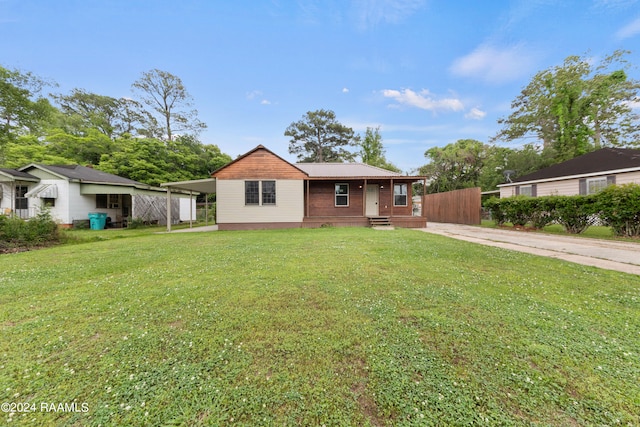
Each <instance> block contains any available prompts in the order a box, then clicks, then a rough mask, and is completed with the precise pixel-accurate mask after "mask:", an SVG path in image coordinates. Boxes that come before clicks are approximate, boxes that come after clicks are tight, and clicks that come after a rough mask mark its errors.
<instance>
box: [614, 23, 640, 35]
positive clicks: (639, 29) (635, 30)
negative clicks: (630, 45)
mask: <svg viewBox="0 0 640 427" xmlns="http://www.w3.org/2000/svg"><path fill="white" fill-rule="evenodd" d="M638 34H640V18H636V20H635V21H631V22H630V23H629V24H627V25H625V26H624V27H622V28H620V29H619V30H618V31H617V32H616V37H617V38H618V39H619V40H624V39H628V38H631V37H633V36H637V35H638Z"/></svg>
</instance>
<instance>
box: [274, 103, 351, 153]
mask: <svg viewBox="0 0 640 427" xmlns="http://www.w3.org/2000/svg"><path fill="white" fill-rule="evenodd" d="M284 135H285V136H288V137H290V138H291V140H290V141H289V153H290V154H296V155H297V156H298V160H300V161H303V162H319V163H322V162H342V161H352V160H353V159H354V157H355V155H354V153H352V152H350V151H348V150H347V149H346V148H345V147H350V146H351V147H354V146H356V145H357V144H358V143H359V141H360V137H359V136H358V135H355V134H354V132H353V129H351V128H350V127H347V126H344V125H343V124H341V123H339V122H338V121H337V120H336V114H335V113H334V112H333V111H331V110H316V111H308V112H307V114H305V115H304V116H302V119H301V120H299V121H297V122H293V123H291V124H290V125H289V127H288V128H287V129H286V130H285V132H284Z"/></svg>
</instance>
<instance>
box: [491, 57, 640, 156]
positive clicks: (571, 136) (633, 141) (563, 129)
mask: <svg viewBox="0 0 640 427" xmlns="http://www.w3.org/2000/svg"><path fill="white" fill-rule="evenodd" d="M625 54H628V52H625V51H616V52H614V53H613V54H612V55H609V56H607V57H606V58H605V59H604V60H602V61H601V62H600V64H598V65H597V66H594V64H592V61H591V60H590V58H581V57H578V56H569V57H568V58H566V59H565V61H564V63H563V64H562V65H561V66H556V67H552V68H550V69H547V70H544V71H540V72H539V73H537V74H536V75H535V76H534V77H533V79H532V80H531V82H530V83H529V84H528V85H527V86H526V87H525V88H524V89H523V90H522V92H521V94H520V95H519V96H518V97H517V98H516V99H515V100H514V101H513V102H512V104H511V107H512V108H513V110H514V111H513V112H512V113H511V115H509V116H508V117H506V118H501V119H499V120H498V123H500V124H502V125H503V128H502V129H501V130H500V132H498V134H497V135H496V136H495V137H494V140H503V141H513V140H517V139H521V138H527V137H535V138H537V139H539V140H540V141H542V142H543V145H544V149H545V150H553V151H554V153H555V160H556V161H563V160H567V159H570V158H573V157H575V156H578V155H581V154H584V153H586V152H588V151H591V150H594V149H597V148H600V147H601V146H633V145H638V144H640V142H639V141H638V136H639V135H640V122H639V117H638V115H637V114H636V113H634V111H633V108H632V105H634V104H635V103H637V102H638V101H639V100H640V99H639V97H638V92H639V90H640V83H639V82H638V81H636V80H633V79H630V78H629V77H628V76H627V74H626V72H625V69H627V68H628V64H627V63H626V61H625V60H624V55H625ZM613 68H617V69H613Z"/></svg>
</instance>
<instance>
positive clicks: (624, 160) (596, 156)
mask: <svg viewBox="0 0 640 427" xmlns="http://www.w3.org/2000/svg"><path fill="white" fill-rule="evenodd" d="M629 170H640V150H633V149H630V148H601V149H600V150H596V151H592V152H591V153H587V154H583V155H582V156H578V157H574V158H573V159H571V160H567V161H566V162H562V163H558V164H555V165H553V166H549V167H548V168H544V169H540V170H539V171H536V172H533V173H530V174H527V175H523V176H521V177H518V178H516V179H514V180H513V182H510V183H505V184H501V185H500V186H509V185H513V184H519V183H523V182H529V181H544V180H550V179H554V178H556V179H557V178H563V177H564V178H566V177H574V176H583V175H598V174H605V173H607V172H610V173H611V172H622V171H629Z"/></svg>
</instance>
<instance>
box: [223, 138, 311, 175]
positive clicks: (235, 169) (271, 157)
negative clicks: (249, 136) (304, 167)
mask: <svg viewBox="0 0 640 427" xmlns="http://www.w3.org/2000/svg"><path fill="white" fill-rule="evenodd" d="M211 177H212V178H216V179H220V180H223V179H293V180H303V179H306V178H307V174H305V173H304V172H303V171H301V170H300V169H298V168H297V167H295V166H294V165H292V164H291V163H289V162H287V161H286V160H284V159H282V158H281V157H279V156H277V155H276V154H274V153H272V152H271V151H269V150H268V149H266V148H264V147H263V146H258V147H256V148H255V149H254V150H252V151H250V152H249V153H247V154H245V155H244V156H242V157H240V158H238V159H236V160H235V161H233V162H231V163H229V164H228V165H226V166H223V167H222V168H220V169H218V170H217V171H215V172H213V173H212V174H211Z"/></svg>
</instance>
